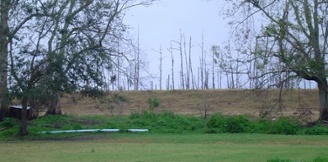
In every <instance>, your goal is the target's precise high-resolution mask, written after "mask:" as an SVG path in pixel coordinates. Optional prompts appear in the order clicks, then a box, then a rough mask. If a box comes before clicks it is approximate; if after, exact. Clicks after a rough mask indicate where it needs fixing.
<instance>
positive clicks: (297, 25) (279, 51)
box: [229, 0, 328, 121]
mask: <svg viewBox="0 0 328 162" xmlns="http://www.w3.org/2000/svg"><path fill="white" fill-rule="evenodd" d="M229 2H231V4H232V6H233V7H231V8H230V9H231V10H230V12H229V13H234V14H238V13H241V14H243V15H244V19H242V20H240V17H239V21H237V24H238V25H237V27H240V26H239V25H240V24H244V23H247V22H251V21H248V20H252V21H255V20H260V21H261V22H262V24H261V27H260V29H261V30H260V31H259V32H258V33H257V35H256V37H255V40H256V41H254V42H255V43H256V47H255V49H253V54H254V55H255V57H256V58H262V59H263V61H268V60H276V61H278V62H279V63H280V64H281V66H282V67H283V68H281V69H279V72H280V73H287V74H288V75H289V76H290V77H298V78H302V79H306V80H310V81H314V82H316V83H317V86H318V90H319V93H318V97H319V100H320V104H319V107H320V115H319V120H325V121H328V91H327V88H328V85H327V58H326V55H327V54H328V17H327V14H328V1H321V0H297V1H295V0H262V1H259V0H233V1H229ZM247 30H249V29H247ZM242 31H243V34H244V35H246V34H249V32H247V31H246V30H242ZM245 31H246V32H245ZM247 37H248V36H247ZM265 65H266V64H265Z"/></svg>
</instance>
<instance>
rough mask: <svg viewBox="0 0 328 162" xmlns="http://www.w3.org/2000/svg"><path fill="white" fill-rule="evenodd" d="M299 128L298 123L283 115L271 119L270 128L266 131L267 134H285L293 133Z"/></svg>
mask: <svg viewBox="0 0 328 162" xmlns="http://www.w3.org/2000/svg"><path fill="white" fill-rule="evenodd" d="M299 128H300V124H299V123H298V122H296V121H295V120H293V121H292V120H290V119H287V118H284V117H281V118H279V119H278V120H277V121H273V122H272V124H271V127H270V130H269V131H268V132H267V133H269V134H285V135H294V134H296V133H297V131H298V130H299Z"/></svg>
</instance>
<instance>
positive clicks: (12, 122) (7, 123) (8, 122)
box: [0, 118, 17, 128]
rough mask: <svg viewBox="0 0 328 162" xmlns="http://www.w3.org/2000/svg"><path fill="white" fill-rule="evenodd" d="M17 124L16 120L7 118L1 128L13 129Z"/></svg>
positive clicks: (0, 124)
mask: <svg viewBox="0 0 328 162" xmlns="http://www.w3.org/2000/svg"><path fill="white" fill-rule="evenodd" d="M16 124H17V120H16V119H14V118H5V119H4V120H3V121H2V122H1V123H0V128H12V127H14V126H15V125H16Z"/></svg>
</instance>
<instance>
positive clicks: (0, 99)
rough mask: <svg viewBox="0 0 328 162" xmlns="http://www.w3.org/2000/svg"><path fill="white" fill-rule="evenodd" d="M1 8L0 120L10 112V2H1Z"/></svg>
mask: <svg viewBox="0 0 328 162" xmlns="http://www.w3.org/2000/svg"><path fill="white" fill-rule="evenodd" d="M0 3H1V8H0V14H1V17H0V120H1V119H2V118H3V117H4V116H5V114H6V112H7V111H8V98H7V97H6V96H8V95H7V93H8V89H7V86H8V85H7V84H8V81H7V75H8V68H7V64H8V43H9V42H8V34H9V28H8V15H9V1H1V2H0Z"/></svg>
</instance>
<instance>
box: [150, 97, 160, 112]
mask: <svg viewBox="0 0 328 162" xmlns="http://www.w3.org/2000/svg"><path fill="white" fill-rule="evenodd" d="M160 104H161V101H160V100H159V99H158V98H157V97H155V98H151V97H149V98H148V105H149V110H150V111H153V110H154V108H158V107H159V105H160Z"/></svg>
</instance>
